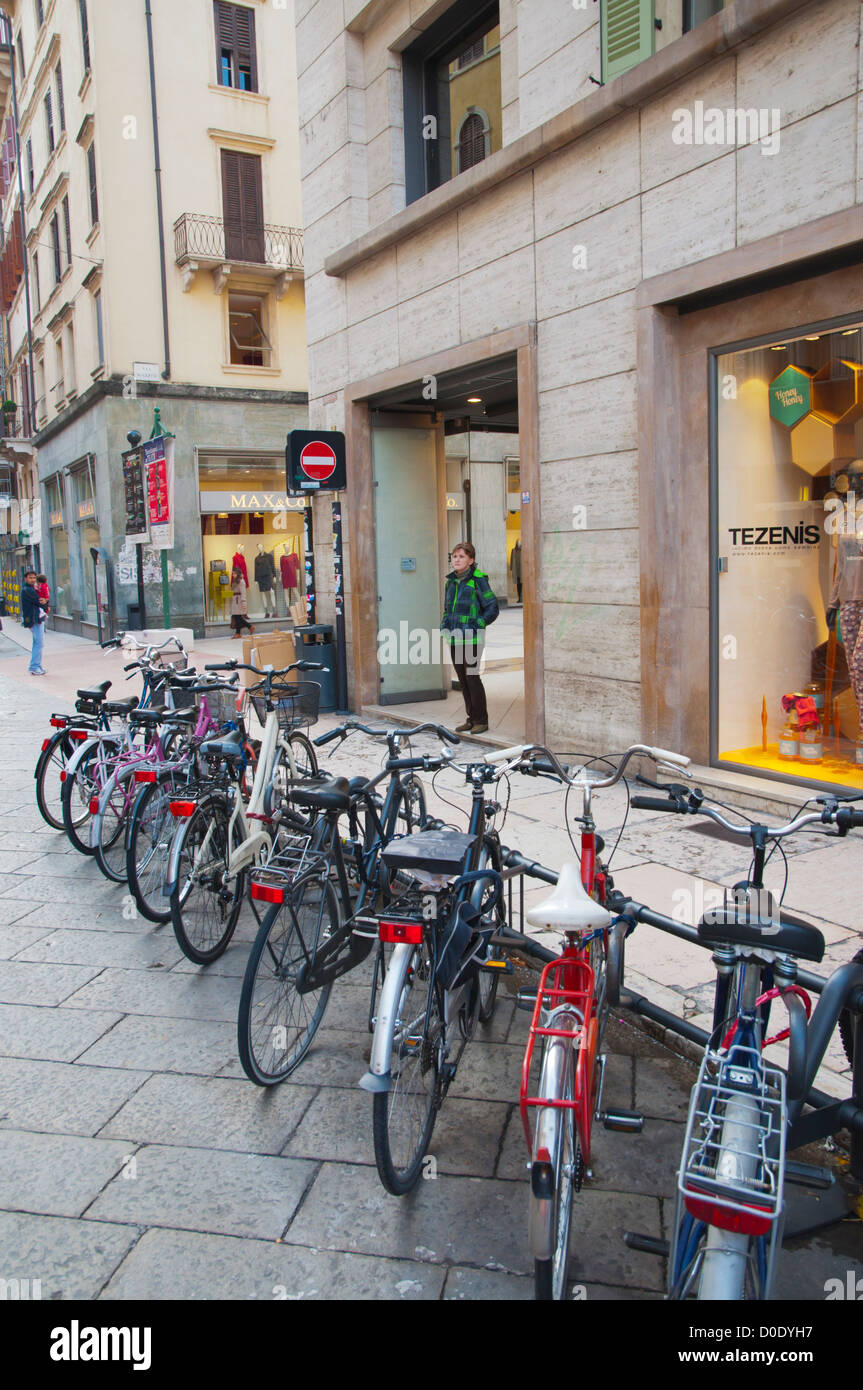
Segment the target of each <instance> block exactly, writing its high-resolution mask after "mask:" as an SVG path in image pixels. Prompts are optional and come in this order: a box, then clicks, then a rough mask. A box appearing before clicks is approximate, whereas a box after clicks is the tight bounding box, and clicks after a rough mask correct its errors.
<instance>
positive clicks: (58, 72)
mask: <svg viewBox="0 0 863 1390" xmlns="http://www.w3.org/2000/svg"><path fill="white" fill-rule="evenodd" d="M54 74H55V76H56V78H57V115H58V116H59V117H60V129H61V131H62V130H65V129H66V104H65V102H64V100H63V69H62V67H61V66H60V64H59V63H58V64H57V66H56V68H55V69H54Z"/></svg>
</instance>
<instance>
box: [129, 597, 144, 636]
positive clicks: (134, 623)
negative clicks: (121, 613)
mask: <svg viewBox="0 0 863 1390" xmlns="http://www.w3.org/2000/svg"><path fill="white" fill-rule="evenodd" d="M126 607H127V612H128V615H129V616H128V617H127V619H126V631H127V632H140V631H141V628H142V627H143V626H144V624H143V622H142V621H141V605H140V603H130V604H127V606H126Z"/></svg>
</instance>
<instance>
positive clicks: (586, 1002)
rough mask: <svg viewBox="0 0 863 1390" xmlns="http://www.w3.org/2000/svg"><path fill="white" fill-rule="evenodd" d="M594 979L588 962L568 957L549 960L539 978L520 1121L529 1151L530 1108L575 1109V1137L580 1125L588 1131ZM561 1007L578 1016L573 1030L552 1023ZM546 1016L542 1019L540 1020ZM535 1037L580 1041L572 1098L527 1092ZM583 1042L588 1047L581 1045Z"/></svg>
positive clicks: (594, 1027) (594, 1024) (530, 1136)
mask: <svg viewBox="0 0 863 1390" xmlns="http://www.w3.org/2000/svg"><path fill="white" fill-rule="evenodd" d="M593 1004H594V978H593V971H592V970H591V968H590V966H589V965H588V964H587V962H586V961H583V960H578V959H576V958H575V957H572V956H562V957H560V958H559V959H557V960H553V961H549V963H548V964H547V965H546V967H545V969H544V970H543V972H542V976H541V977H540V982H539V988H538V990H537V993H536V1003H535V1005H534V1010H533V1016H532V1018H531V1021H530V1033H529V1036H528V1040H527V1047H526V1048H525V1054H524V1063H523V1066H522V1073H521V1095H520V1101H519V1104H520V1108H521V1122H522V1125H523V1126H524V1134H525V1139H526V1140H527V1147H528V1150H529V1151H530V1152H532V1151H533V1135H532V1132H531V1126H530V1112H531V1110H532V1109H536V1108H537V1107H542V1108H546V1107H549V1108H554V1109H560V1110H574V1111H575V1112H576V1119H577V1121H578V1129H579V1136H580V1137H581V1138H582V1140H584V1130H583V1126H584V1125H585V1124H586V1125H587V1127H588V1128H587V1133H588V1135H589V1132H590V1131H589V1124H590V1117H589V1116H588V1115H587V1114H586V1107H589V1105H590V1092H591V1087H590V1079H591V1072H592V1069H593V1060H594V1056H595V1053H596V1033H597V1029H596V1020H595V1019H594V1018H593V1016H592V1015H593ZM564 1009H566V1010H571V1011H572V1012H573V1013H574V1014H575V1015H576V1017H577V1019H578V1027H577V1028H560V1027H554V1026H553V1024H554V1019H555V1016H556V1015H557V1014H558V1013H560V1012H562V1011H563V1010H564ZM543 1019H545V1020H546V1022H543V1021H542V1020H543ZM537 1038H568V1039H569V1040H570V1041H572V1042H574V1043H575V1044H576V1045H578V1061H577V1064H576V1068H575V1075H574V1080H573V1098H572V1100H566V1099H563V1098H549V1097H547V1096H538V1095H532V1094H531V1082H530V1073H531V1068H532V1063H533V1051H534V1048H535V1046H536V1041H537ZM585 1042H589V1043H592V1045H590V1046H587V1047H585V1046H582V1044H584V1043H585Z"/></svg>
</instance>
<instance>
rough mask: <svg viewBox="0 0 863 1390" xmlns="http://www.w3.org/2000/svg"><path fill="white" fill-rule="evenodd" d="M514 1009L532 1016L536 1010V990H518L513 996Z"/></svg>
mask: <svg viewBox="0 0 863 1390" xmlns="http://www.w3.org/2000/svg"><path fill="white" fill-rule="evenodd" d="M515 1007H516V1008H517V1009H523V1010H524V1011H525V1012H526V1013H529V1014H532V1013H533V1011H534V1009H535V1008H536V990H535V989H520V990H519V991H518V994H517V995H516V996H515Z"/></svg>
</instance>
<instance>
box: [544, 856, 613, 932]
mask: <svg viewBox="0 0 863 1390" xmlns="http://www.w3.org/2000/svg"><path fill="white" fill-rule="evenodd" d="M527 920H528V923H529V924H530V926H532V927H545V928H546V929H547V930H551V931H560V932H564V931H583V932H588V931H596V930H597V928H599V927H610V926H611V922H612V917H611V913H610V912H607V911H606V909H605V908H604V907H602V906H601V905H600V904H599V903H597V902H594V900H593V898H592V897H591V896H590V894H589V893H587V892H586V891H585V887H584V884H583V883H582V881H581V868H580V867H579V865H578V864H576V863H575V862H574V861H573V860H570V861H569V862H568V863H566V864H564V865H563V867H562V869H561V871H560V876H559V878H558V880H557V883H556V884H555V888H554V892H553V893H552V895H551V897H550V898H546V899H545V900H544V901H543V902H541V903H537V905H536V907H531V908H530V909H529V910H528V913H527Z"/></svg>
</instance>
